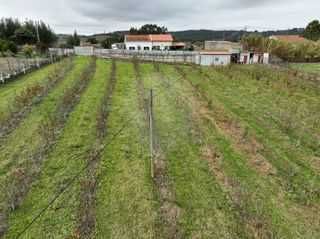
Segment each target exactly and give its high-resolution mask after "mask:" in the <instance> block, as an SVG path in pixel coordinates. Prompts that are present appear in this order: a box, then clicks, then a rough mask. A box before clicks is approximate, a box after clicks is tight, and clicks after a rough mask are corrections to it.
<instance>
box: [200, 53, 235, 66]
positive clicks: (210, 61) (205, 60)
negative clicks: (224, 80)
mask: <svg viewBox="0 0 320 239" xmlns="http://www.w3.org/2000/svg"><path fill="white" fill-rule="evenodd" d="M199 61H200V65H203V66H213V65H214V66H225V65H229V64H230V63H231V55H200V56H199Z"/></svg>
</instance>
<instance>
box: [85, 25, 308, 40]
mask: <svg viewBox="0 0 320 239" xmlns="http://www.w3.org/2000/svg"><path fill="white" fill-rule="evenodd" d="M303 32H304V28H293V29H289V30H277V31H264V32H257V31H236V30H234V31H226V30H224V31H223V30H221V31H215V30H186V31H172V32H169V33H171V34H172V35H173V36H174V38H175V40H176V41H187V42H197V41H207V40H217V41H219V40H225V41H235V42H236V41H240V40H241V38H242V36H244V35H249V34H251V33H257V34H259V35H261V36H264V37H269V36H272V35H302V34H303ZM129 33H130V31H116V32H113V33H107V34H95V35H92V36H86V37H96V38H110V37H113V36H114V35H117V36H118V37H123V36H124V35H125V34H129ZM82 37H85V36H82Z"/></svg>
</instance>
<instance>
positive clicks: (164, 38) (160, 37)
mask: <svg viewBox="0 0 320 239" xmlns="http://www.w3.org/2000/svg"><path fill="white" fill-rule="evenodd" d="M149 36H150V38H151V41H153V42H173V37H172V35H171V34H157V35H149Z"/></svg>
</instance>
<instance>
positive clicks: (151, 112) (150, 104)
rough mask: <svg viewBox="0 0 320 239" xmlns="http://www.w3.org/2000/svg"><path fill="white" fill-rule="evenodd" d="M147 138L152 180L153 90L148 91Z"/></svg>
mask: <svg viewBox="0 0 320 239" xmlns="http://www.w3.org/2000/svg"><path fill="white" fill-rule="evenodd" d="M149 127H150V128H149V134H150V135H149V136H150V139H149V140H150V172H151V177H152V178H154V169H153V156H154V154H153V90H152V89H151V90H150V103H149Z"/></svg>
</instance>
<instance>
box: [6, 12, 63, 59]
mask: <svg viewBox="0 0 320 239" xmlns="http://www.w3.org/2000/svg"><path fill="white" fill-rule="evenodd" d="M56 40H57V36H56V34H55V33H54V32H53V30H52V29H51V28H50V26H49V25H47V24H45V23H44V22H43V21H33V20H26V21H23V22H21V21H19V20H18V19H13V18H2V19H1V20H0V52H1V53H2V54H4V52H7V51H10V52H11V53H13V54H15V53H17V51H18V48H19V46H23V45H35V46H36V47H37V48H38V49H39V50H42V51H43V50H46V49H47V48H48V47H50V46H51V45H53V44H54V43H55V41H56Z"/></svg>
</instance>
